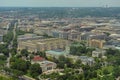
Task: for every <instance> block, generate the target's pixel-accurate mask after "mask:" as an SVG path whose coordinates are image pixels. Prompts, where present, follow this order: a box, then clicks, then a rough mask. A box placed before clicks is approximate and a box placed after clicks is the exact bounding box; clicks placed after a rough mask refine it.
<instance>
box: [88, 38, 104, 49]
mask: <svg viewBox="0 0 120 80" xmlns="http://www.w3.org/2000/svg"><path fill="white" fill-rule="evenodd" d="M104 42H105V41H103V40H97V39H90V40H89V41H88V45H89V46H90V47H95V48H103V45H104Z"/></svg>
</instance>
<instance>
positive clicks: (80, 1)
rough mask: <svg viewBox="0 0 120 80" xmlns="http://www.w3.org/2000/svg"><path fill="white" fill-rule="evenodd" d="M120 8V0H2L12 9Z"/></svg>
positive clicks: (4, 4) (3, 4)
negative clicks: (106, 6)
mask: <svg viewBox="0 0 120 80" xmlns="http://www.w3.org/2000/svg"><path fill="white" fill-rule="evenodd" d="M105 5H108V6H110V7H120V0H0V6H8V7H9V6H10V7H13V6H15V7H102V6H105Z"/></svg>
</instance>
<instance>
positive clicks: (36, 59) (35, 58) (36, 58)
mask: <svg viewBox="0 0 120 80" xmlns="http://www.w3.org/2000/svg"><path fill="white" fill-rule="evenodd" d="M43 60H45V59H44V58H42V57H40V56H34V58H33V61H43Z"/></svg>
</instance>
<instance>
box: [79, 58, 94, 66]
mask: <svg viewBox="0 0 120 80" xmlns="http://www.w3.org/2000/svg"><path fill="white" fill-rule="evenodd" d="M79 59H80V60H81V61H82V64H84V65H90V66H92V65H93V64H94V63H95V61H94V58H92V57H88V56H80V57H79Z"/></svg>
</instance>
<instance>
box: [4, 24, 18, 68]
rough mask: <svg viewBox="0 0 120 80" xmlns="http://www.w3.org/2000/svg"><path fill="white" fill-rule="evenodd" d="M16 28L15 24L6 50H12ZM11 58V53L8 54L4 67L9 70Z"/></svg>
mask: <svg viewBox="0 0 120 80" xmlns="http://www.w3.org/2000/svg"><path fill="white" fill-rule="evenodd" d="M16 27H17V25H16V23H15V25H14V29H13V39H12V41H11V42H10V44H9V46H8V48H9V50H10V49H12V48H13V47H12V46H13V40H14V39H15V36H16ZM11 57H12V55H11V53H10V52H9V57H8V58H7V64H6V66H7V67H8V68H9V67H10V58H11Z"/></svg>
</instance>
